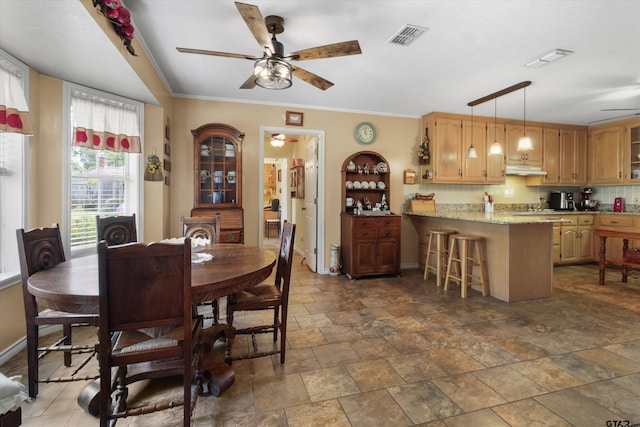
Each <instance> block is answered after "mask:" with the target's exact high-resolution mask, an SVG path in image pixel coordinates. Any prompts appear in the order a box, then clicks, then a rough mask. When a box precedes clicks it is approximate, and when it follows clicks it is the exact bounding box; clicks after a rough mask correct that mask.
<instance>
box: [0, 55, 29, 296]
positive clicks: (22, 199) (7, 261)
mask: <svg viewBox="0 0 640 427" xmlns="http://www.w3.org/2000/svg"><path fill="white" fill-rule="evenodd" d="M0 73H3V75H2V76H1V78H0V82H1V81H4V80H5V79H8V78H11V79H17V81H18V82H19V83H20V86H21V87H22V88H23V89H24V93H25V98H26V99H29V96H28V92H29V90H28V87H29V69H28V67H27V66H26V65H24V64H22V63H20V62H19V61H18V60H16V59H15V58H13V57H11V56H10V55H9V54H7V53H6V52H4V51H3V50H0ZM28 140H29V138H28V137H27V136H24V135H21V134H17V133H6V132H0V288H2V287H3V286H4V285H12V284H14V283H15V282H16V279H17V277H18V276H19V275H20V261H19V259H18V246H17V243H16V230H17V229H18V228H23V227H24V224H25V222H26V221H25V218H26V200H27V197H26V173H27V164H26V153H27V152H28V149H27V143H28Z"/></svg>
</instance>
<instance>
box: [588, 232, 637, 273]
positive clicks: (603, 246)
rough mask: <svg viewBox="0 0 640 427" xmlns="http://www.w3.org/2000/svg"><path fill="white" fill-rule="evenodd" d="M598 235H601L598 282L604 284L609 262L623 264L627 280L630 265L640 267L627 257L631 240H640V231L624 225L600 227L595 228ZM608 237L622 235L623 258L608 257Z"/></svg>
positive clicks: (623, 271)
mask: <svg viewBox="0 0 640 427" xmlns="http://www.w3.org/2000/svg"><path fill="white" fill-rule="evenodd" d="M593 232H594V233H595V234H596V236H598V237H600V257H599V261H598V269H599V274H598V283H599V284H600V285H604V269H605V264H606V263H607V262H609V263H612V264H618V265H621V266H622V281H623V282H626V281H627V277H628V274H629V266H632V267H636V268H637V267H640V265H638V264H636V263H632V262H628V261H627V260H626V259H625V256H624V255H625V254H626V253H627V249H629V240H640V232H639V231H637V230H636V229H632V228H623V227H615V228H613V227H611V228H609V227H598V228H596V229H594V230H593ZM607 237H620V238H622V242H623V243H622V254H623V255H622V259H615V258H610V259H607Z"/></svg>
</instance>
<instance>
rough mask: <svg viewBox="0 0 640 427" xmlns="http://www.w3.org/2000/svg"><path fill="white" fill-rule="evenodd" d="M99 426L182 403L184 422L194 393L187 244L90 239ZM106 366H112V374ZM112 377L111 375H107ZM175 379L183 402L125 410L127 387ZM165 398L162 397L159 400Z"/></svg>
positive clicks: (195, 338) (197, 328)
mask: <svg viewBox="0 0 640 427" xmlns="http://www.w3.org/2000/svg"><path fill="white" fill-rule="evenodd" d="M98 263H99V283H100V285H99V289H100V292H99V301H100V322H99V333H98V337H99V344H98V345H97V349H98V360H99V365H100V398H99V399H100V403H99V405H100V406H99V414H100V425H101V426H102V427H104V426H106V425H108V424H111V425H113V424H114V423H115V420H117V419H119V418H122V417H125V416H133V415H142V414H147V413H150V412H156V411H159V410H164V409H169V408H172V407H175V406H178V405H184V408H183V421H184V425H185V426H189V425H190V423H191V414H192V412H193V409H194V407H195V403H196V400H197V395H198V393H196V392H192V384H193V383H194V382H197V381H199V366H200V336H201V333H202V318H201V317H199V316H196V317H195V318H194V317H193V316H192V311H193V308H192V305H191V242H190V239H188V238H187V239H185V242H184V244H168V243H151V244H148V245H147V244H144V243H132V244H128V245H120V246H107V243H106V242H105V241H102V242H100V243H99V244H98ZM112 368H113V369H114V371H112ZM112 375H113V377H112ZM178 375H182V377H183V400H182V401H179V402H173V401H166V400H165V401H163V402H159V403H156V404H153V405H148V406H144V407H139V408H128V407H127V395H128V390H127V385H128V384H130V383H132V382H134V381H138V380H140V379H143V378H159V377H166V376H178ZM165 399H166V398H165Z"/></svg>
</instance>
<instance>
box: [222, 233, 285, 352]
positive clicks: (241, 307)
mask: <svg viewBox="0 0 640 427" xmlns="http://www.w3.org/2000/svg"><path fill="white" fill-rule="evenodd" d="M295 235H296V226H295V224H291V223H289V222H285V223H284V224H283V226H282V238H281V240H280V252H279V254H278V261H277V265H276V275H275V282H274V283H273V284H271V283H261V284H259V285H256V286H253V287H251V288H248V289H246V290H244V291H241V292H237V293H234V294H231V295H229V296H228V297H227V327H228V328H229V329H230V330H231V331H233V315H234V313H235V312H237V311H254V310H273V323H272V324H268V325H255V326H249V327H246V328H241V329H236V330H235V334H251V335H252V344H253V352H252V353H248V354H241V355H238V356H233V355H232V354H231V350H232V346H233V340H234V338H233V333H232V334H230V335H231V336H228V337H227V349H226V355H225V361H226V362H227V363H228V364H231V363H232V362H233V361H234V360H242V359H251V358H254V357H262V356H268V355H272V354H278V353H279V354H280V363H284V360H285V350H286V346H287V307H288V304H289V285H290V283H291V266H292V264H293V243H294V240H295ZM278 331H280V348H279V349H274V350H271V351H262V352H260V351H258V348H257V344H256V340H255V336H254V334H256V333H268V332H273V342H274V343H275V342H277V341H278Z"/></svg>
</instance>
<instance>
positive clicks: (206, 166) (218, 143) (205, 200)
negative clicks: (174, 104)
mask: <svg viewBox="0 0 640 427" xmlns="http://www.w3.org/2000/svg"><path fill="white" fill-rule="evenodd" d="M191 133H192V134H193V140H194V141H193V142H194V154H193V157H194V177H193V179H194V185H193V186H194V208H193V209H192V210H191V216H207V217H210V216H216V215H217V214H220V239H219V240H220V242H221V243H244V211H243V210H242V140H243V139H244V133H242V132H240V131H239V130H238V129H236V128H234V127H232V126H229V125H226V124H222V123H209V124H206V125H203V126H200V127H199V128H197V129H194V130H192V131H191Z"/></svg>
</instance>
